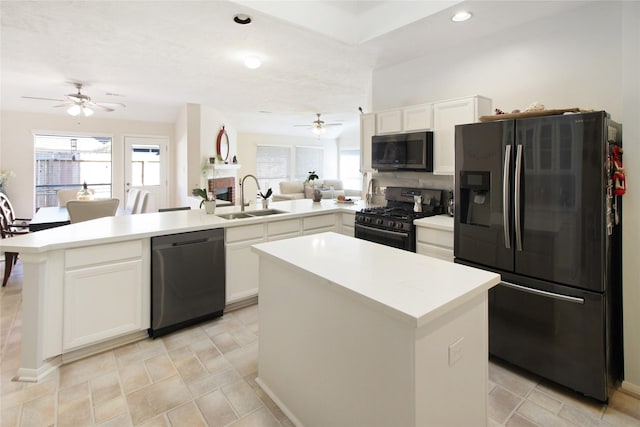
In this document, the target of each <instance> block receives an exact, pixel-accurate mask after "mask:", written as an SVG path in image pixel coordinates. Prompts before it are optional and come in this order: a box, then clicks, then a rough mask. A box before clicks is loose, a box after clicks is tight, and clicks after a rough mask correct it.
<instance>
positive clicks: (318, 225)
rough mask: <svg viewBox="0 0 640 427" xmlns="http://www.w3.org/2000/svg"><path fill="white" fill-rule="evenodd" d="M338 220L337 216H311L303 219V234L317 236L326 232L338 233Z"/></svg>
mask: <svg viewBox="0 0 640 427" xmlns="http://www.w3.org/2000/svg"><path fill="white" fill-rule="evenodd" d="M338 224H339V222H338V218H337V217H336V214H328V215H316V216H309V217H306V218H303V219H302V228H303V230H304V231H303V234H304V235H305V236H306V235H309V234H317V233H324V232H326V231H336V232H338V231H339V230H338Z"/></svg>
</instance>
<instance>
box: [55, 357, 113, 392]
mask: <svg viewBox="0 0 640 427" xmlns="http://www.w3.org/2000/svg"><path fill="white" fill-rule="evenodd" d="M116 369H117V365H116V359H115V357H114V355H113V352H111V351H108V352H105V353H101V354H97V355H95V356H90V357H87V358H86V359H81V360H77V361H75V362H73V363H69V364H66V365H62V366H61V367H60V387H63V388H64V387H69V386H72V385H75V384H79V383H81V382H84V381H88V380H90V379H92V378H95V377H98V376H101V375H104V374H106V373H108V372H114V371H116Z"/></svg>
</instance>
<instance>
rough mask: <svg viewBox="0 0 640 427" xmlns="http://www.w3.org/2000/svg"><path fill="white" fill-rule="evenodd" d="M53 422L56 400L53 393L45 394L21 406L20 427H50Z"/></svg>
mask: <svg viewBox="0 0 640 427" xmlns="http://www.w3.org/2000/svg"><path fill="white" fill-rule="evenodd" d="M55 422H56V398H55V394H54V393H49V394H46V395H44V396H42V397H39V398H38V399H35V400H31V401H29V402H27V403H25V404H24V405H22V415H21V417H20V425H21V426H33V427H40V426H50V425H54V424H55Z"/></svg>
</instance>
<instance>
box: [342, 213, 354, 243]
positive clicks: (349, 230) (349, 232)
mask: <svg viewBox="0 0 640 427" xmlns="http://www.w3.org/2000/svg"><path fill="white" fill-rule="evenodd" d="M341 219H342V221H341V226H342V228H341V233H342V234H344V235H345V236H351V237H353V236H354V235H355V220H356V213H355V212H343V213H342V214H341Z"/></svg>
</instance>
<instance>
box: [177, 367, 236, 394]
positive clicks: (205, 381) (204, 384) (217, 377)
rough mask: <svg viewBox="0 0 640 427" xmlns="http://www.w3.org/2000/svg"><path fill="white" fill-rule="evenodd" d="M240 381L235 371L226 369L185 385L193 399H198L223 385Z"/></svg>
mask: <svg viewBox="0 0 640 427" xmlns="http://www.w3.org/2000/svg"><path fill="white" fill-rule="evenodd" d="M240 379H241V377H240V375H238V373H237V372H236V371H235V370H233V369H228V370H226V371H224V372H221V373H219V374H208V375H205V376H203V377H200V378H197V379H195V380H193V381H192V382H190V383H188V384H187V385H188V386H189V391H190V392H191V395H192V396H193V397H200V396H202V395H205V394H208V393H210V392H212V391H214V390H217V389H219V388H220V387H222V386H224V385H227V384H231V383H234V382H236V381H239V380H240Z"/></svg>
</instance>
